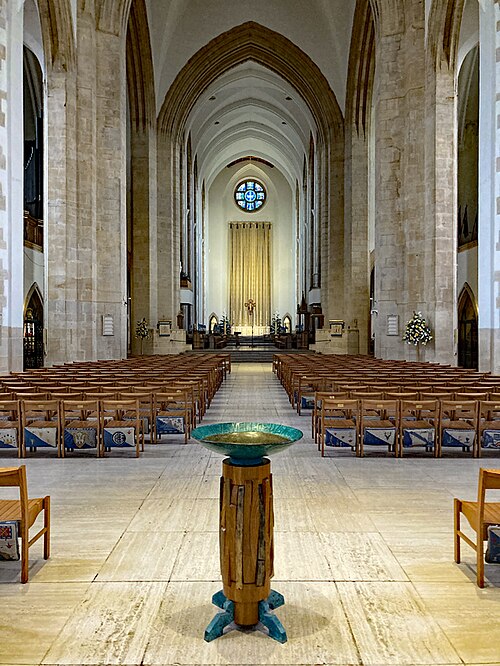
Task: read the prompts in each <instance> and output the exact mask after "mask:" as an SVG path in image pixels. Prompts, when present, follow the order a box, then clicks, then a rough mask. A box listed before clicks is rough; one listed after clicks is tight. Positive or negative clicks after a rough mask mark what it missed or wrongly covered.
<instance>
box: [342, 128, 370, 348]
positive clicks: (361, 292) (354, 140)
mask: <svg viewBox="0 0 500 666" xmlns="http://www.w3.org/2000/svg"><path fill="white" fill-rule="evenodd" d="M346 129H347V128H346ZM345 192H346V198H345V199H346V203H345V205H346V214H345V220H346V226H345V230H344V256H345V259H344V272H345V276H346V284H345V294H346V308H345V316H346V323H347V325H348V326H351V327H352V328H353V329H357V330H358V331H359V352H360V353H361V354H366V353H367V351H368V322H369V310H370V305H369V304H370V265H369V262H370V259H369V248H368V193H369V186H368V140H367V137H365V136H363V135H360V134H358V132H357V130H356V128H355V127H354V126H351V127H349V128H348V129H347V137H346V184H345Z"/></svg>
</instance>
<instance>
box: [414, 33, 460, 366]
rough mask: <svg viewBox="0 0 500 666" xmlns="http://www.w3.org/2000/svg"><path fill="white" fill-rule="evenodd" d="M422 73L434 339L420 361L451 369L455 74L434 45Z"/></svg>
mask: <svg viewBox="0 0 500 666" xmlns="http://www.w3.org/2000/svg"><path fill="white" fill-rule="evenodd" d="M429 40H430V38H429ZM426 70H427V72H426V94H425V109H426V135H425V185H426V187H425V210H424V216H425V232H424V238H423V245H424V253H425V271H424V283H425V289H424V299H423V301H424V303H425V305H422V307H421V310H422V314H424V316H425V317H426V319H427V322H428V323H429V325H430V326H431V328H432V334H433V337H434V340H433V341H432V343H431V344H430V345H429V346H428V347H427V348H426V349H425V360H429V361H436V362H438V363H448V364H451V365H456V352H455V349H456V341H455V332H456V330H457V312H456V310H457V307H456V304H457V294H456V276H457V173H456V169H457V166H456V164H457V147H456V141H457V137H456V127H457V104H456V91H455V83H454V71H453V67H450V66H449V64H448V62H447V61H446V59H445V57H444V55H443V54H442V52H441V50H440V48H439V47H438V48H437V54H436V47H435V46H433V47H432V46H430V47H429V48H428V49H427V51H426ZM424 308H425V309H424ZM432 310H433V313H431V311H432ZM427 315H429V316H427Z"/></svg>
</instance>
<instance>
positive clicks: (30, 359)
mask: <svg viewBox="0 0 500 666" xmlns="http://www.w3.org/2000/svg"><path fill="white" fill-rule="evenodd" d="M26 303H27V305H26V308H25V310H24V328H23V368H24V370H28V369H30V368H42V367H43V303H42V299H41V296H40V293H39V291H38V288H37V286H36V284H34V285H33V286H32V288H31V290H30V293H29V294H28V298H27V299H26Z"/></svg>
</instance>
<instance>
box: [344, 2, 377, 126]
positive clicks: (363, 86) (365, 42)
mask: <svg viewBox="0 0 500 666" xmlns="http://www.w3.org/2000/svg"><path fill="white" fill-rule="evenodd" d="M374 72H375V21H374V19H373V12H372V9H371V5H370V3H369V2H367V0H358V2H357V3H356V10H355V12H354V21H353V29H352V37H351V49H350V53H349V75H348V77H347V96H346V111H345V117H346V126H349V125H351V124H352V125H354V127H355V128H356V131H357V133H358V135H361V136H366V134H367V129H368V128H367V125H368V123H369V119H370V116H369V109H370V108H371V102H372V93H373V77H374Z"/></svg>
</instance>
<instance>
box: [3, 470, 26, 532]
mask: <svg viewBox="0 0 500 666" xmlns="http://www.w3.org/2000/svg"><path fill="white" fill-rule="evenodd" d="M16 486H17V487H18V488H19V499H20V501H21V529H22V530H25V531H26V533H27V529H28V527H27V526H28V482H27V480H26V465H19V467H0V487H11V488H12V487H16Z"/></svg>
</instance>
